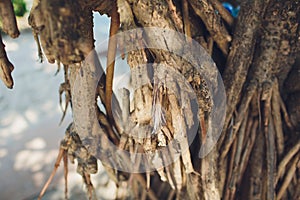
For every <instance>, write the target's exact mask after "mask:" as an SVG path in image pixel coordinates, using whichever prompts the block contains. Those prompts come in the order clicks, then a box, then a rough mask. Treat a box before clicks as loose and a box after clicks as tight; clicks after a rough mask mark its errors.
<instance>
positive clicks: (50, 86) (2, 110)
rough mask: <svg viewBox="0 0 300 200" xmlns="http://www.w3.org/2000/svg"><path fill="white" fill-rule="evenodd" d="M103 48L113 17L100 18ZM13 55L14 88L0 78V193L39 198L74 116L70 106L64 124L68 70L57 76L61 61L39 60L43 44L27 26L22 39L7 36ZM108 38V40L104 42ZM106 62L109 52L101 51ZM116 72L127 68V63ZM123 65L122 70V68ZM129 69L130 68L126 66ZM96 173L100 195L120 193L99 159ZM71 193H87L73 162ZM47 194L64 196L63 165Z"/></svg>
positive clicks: (9, 196) (7, 196)
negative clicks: (38, 43)
mask: <svg viewBox="0 0 300 200" xmlns="http://www.w3.org/2000/svg"><path fill="white" fill-rule="evenodd" d="M95 22H96V25H95V28H94V29H95V37H96V40H97V43H96V44H98V43H99V42H100V43H102V45H100V46H99V45H96V49H97V51H98V52H105V51H106V48H107V46H106V44H107V41H106V42H105V40H107V38H108V28H109V19H108V18H106V17H105V16H104V17H100V16H99V15H98V14H97V15H96V18H95ZM3 40H4V43H5V45H6V51H7V54H8V57H9V59H10V61H11V62H12V63H13V64H14V66H15V70H14V71H13V78H14V81H15V85H14V88H13V90H9V89H7V88H6V87H5V86H4V84H3V83H0V174H1V176H0V199H9V200H10V199H12V200H18V199H28V200H31V199H36V197H37V195H38V193H39V192H40V190H41V188H42V187H43V185H44V183H45V182H46V180H47V179H48V177H49V175H50V173H51V171H52V169H53V167H54V163H55V159H56V156H57V153H58V149H59V144H60V140H61V139H62V138H63V137H64V132H65V129H66V127H67V126H68V124H69V123H70V122H71V121H72V117H71V112H70V108H69V110H68V114H67V117H66V118H65V120H64V122H63V123H62V125H61V126H59V122H60V119H61V116H62V111H61V109H60V107H59V96H58V95H59V94H58V88H59V85H60V83H62V82H63V81H64V80H63V72H62V71H61V72H60V73H58V75H56V76H54V74H55V72H56V70H57V67H56V65H50V64H48V63H47V61H45V62H44V63H39V62H38V56H37V55H38V54H37V47H36V44H35V42H34V40H33V36H32V34H31V30H29V29H27V28H26V27H25V28H24V30H22V32H21V35H20V36H19V38H17V39H11V38H9V37H6V36H4V37H3ZM101 41H104V42H101ZM100 60H101V63H102V65H103V63H105V57H103V56H102V57H101V59H100ZM119 69H120V70H117V72H116V73H119V75H121V74H124V73H125V72H124V70H125V69H124V68H122V67H121V68H119ZM118 71H119V72H118ZM125 71H126V70H125ZM99 166H100V167H99V172H98V174H97V175H93V177H92V178H93V181H94V183H95V188H96V191H97V197H98V199H114V198H115V194H116V187H115V185H114V184H113V183H112V182H111V181H110V180H109V178H108V176H107V174H106V173H105V172H104V170H103V167H102V166H101V163H99ZM69 168H70V169H69V181H68V183H69V191H70V192H69V194H70V195H71V196H70V199H86V195H85V193H84V192H85V187H84V185H83V182H82V180H81V176H80V175H78V174H77V173H76V169H75V165H72V164H69ZM44 199H64V179H63V165H62V164H61V166H60V167H59V169H58V172H57V174H56V175H55V178H54V180H53V182H52V183H51V185H50V187H49V190H48V191H47V193H46V195H45V198H44Z"/></svg>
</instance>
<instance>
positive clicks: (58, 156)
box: [38, 147, 68, 200]
mask: <svg viewBox="0 0 300 200" xmlns="http://www.w3.org/2000/svg"><path fill="white" fill-rule="evenodd" d="M66 153H67V152H66V150H65V149H63V148H62V147H61V148H60V149H59V153H58V155H57V158H56V161H55V165H54V169H53V171H52V173H51V175H50V176H49V178H48V180H47V182H46V183H45V185H44V187H43V189H42V190H41V192H40V194H39V197H38V200H41V199H42V197H43V196H44V194H45V192H46V190H47V188H48V187H49V185H50V183H51V181H52V179H53V178H54V175H55V173H56V171H57V169H58V167H59V165H60V161H61V159H62V158H63V157H65V155H66ZM64 162H65V159H64ZM67 173H68V172H66V171H65V177H66V176H67ZM65 179H66V178H65ZM65 188H66V189H65V191H68V189H67V183H65ZM65 195H66V193H65ZM66 199H67V196H66Z"/></svg>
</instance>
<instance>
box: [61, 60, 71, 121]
mask: <svg viewBox="0 0 300 200" xmlns="http://www.w3.org/2000/svg"><path fill="white" fill-rule="evenodd" d="M68 73H69V67H68V65H64V78H65V82H64V83H62V84H60V86H59V104H60V108H61V110H62V111H63V115H62V117H61V120H60V123H59V124H61V123H62V122H63V120H64V118H65V116H66V113H67V109H68V106H69V103H70V104H71V106H72V101H71V99H72V98H71V87H70V81H69V77H68ZM63 92H64V93H65V106H64V108H63V107H62V97H61V96H62V94H63Z"/></svg>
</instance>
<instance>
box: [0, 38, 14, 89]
mask: <svg viewBox="0 0 300 200" xmlns="http://www.w3.org/2000/svg"><path fill="white" fill-rule="evenodd" d="M4 47H5V46H4V44H3V42H2V37H1V35H0V78H1V80H2V81H3V83H4V84H5V85H6V87H7V88H9V89H12V88H13V85H14V81H13V78H12V76H11V73H12V71H13V70H14V66H13V65H12V64H11V63H10V62H9V60H8V58H7V55H6V52H5V49H4Z"/></svg>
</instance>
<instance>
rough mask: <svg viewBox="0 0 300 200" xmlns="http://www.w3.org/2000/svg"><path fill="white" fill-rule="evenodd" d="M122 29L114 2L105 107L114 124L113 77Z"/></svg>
mask: <svg viewBox="0 0 300 200" xmlns="http://www.w3.org/2000/svg"><path fill="white" fill-rule="evenodd" d="M119 27H120V17H119V13H118V12H117V5H116V4H115V2H113V7H112V12H111V22H110V32H109V42H108V51H107V65H106V67H107V68H106V85H105V95H106V98H105V106H106V112H107V116H108V119H109V121H110V122H111V123H112V124H113V121H114V120H113V114H112V107H111V106H112V105H111V104H112V94H113V91H112V88H113V76H114V66H115V57H116V49H117V37H116V36H115V34H117V32H118V30H119Z"/></svg>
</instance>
